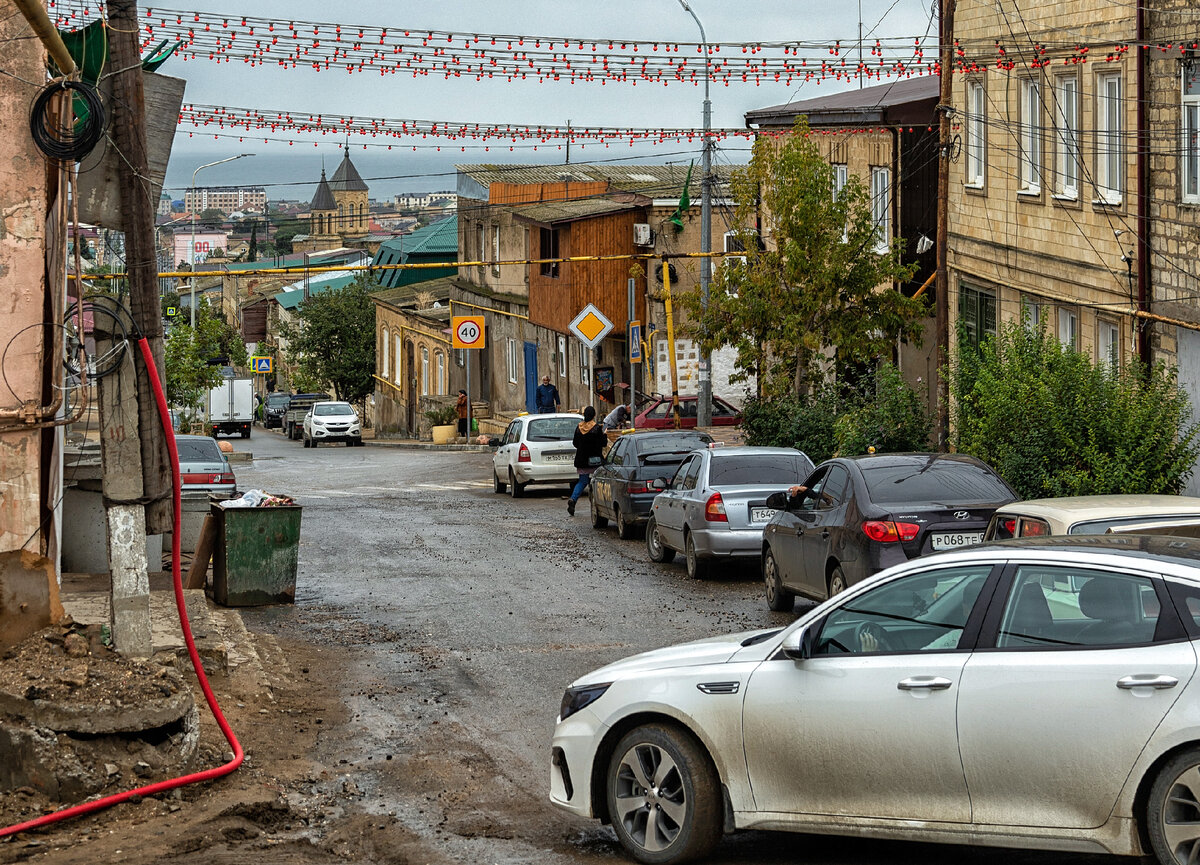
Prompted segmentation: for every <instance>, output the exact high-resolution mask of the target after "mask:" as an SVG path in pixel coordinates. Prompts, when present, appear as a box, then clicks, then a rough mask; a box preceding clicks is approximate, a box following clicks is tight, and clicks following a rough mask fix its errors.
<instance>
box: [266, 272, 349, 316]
mask: <svg viewBox="0 0 1200 865" xmlns="http://www.w3.org/2000/svg"><path fill="white" fill-rule="evenodd" d="M322 276H329V277H330V278H329V279H317V278H315V277H314V278H313V279H310V280H309V281H308V293H309V295H310V296H311V295H314V294H324V293H325V292H327V291H336V290H338V289H342V288H345V287H346V286H348V285H351V284H352V283H353V282H354V280H355V279H357V278H358V277H357V276H356V275H355V274H353V273H347V274H345V275H338V274H332V275H331V274H322ZM303 301H304V283H302V282H301V283H298V284H296V285H295V286H293V287H291V288H289V289H287V290H286V291H281V292H279V294H277V295H275V302H276V303H278V304H279V305H280V306H282V307H283V308H284V309H295V308H296V307H298V306H299V305H300V304H301V303H303Z"/></svg>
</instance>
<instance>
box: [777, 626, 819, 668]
mask: <svg viewBox="0 0 1200 865" xmlns="http://www.w3.org/2000/svg"><path fill="white" fill-rule="evenodd" d="M779 648H780V649H782V650H783V654H784V655H785V656H787V657H788V658H791V659H792V660H793V661H807V660H808V659H809V658H811V657H812V656H813V636H812V630H811V629H810V628H808V627H804V628H798V629H797V630H795V631H792V632H791V633H790V634H788V635H787V637H785V638H784V641H783V643H782V644H781V645H780V646H779Z"/></svg>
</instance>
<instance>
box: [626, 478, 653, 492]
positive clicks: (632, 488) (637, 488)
mask: <svg viewBox="0 0 1200 865" xmlns="http://www.w3.org/2000/svg"><path fill="white" fill-rule="evenodd" d="M629 492H630V493H648V492H650V487H649V486H647V485H646V481H644V480H641V481H639V480H636V479H634V480H630V481H629Z"/></svg>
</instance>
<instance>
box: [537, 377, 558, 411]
mask: <svg viewBox="0 0 1200 865" xmlns="http://www.w3.org/2000/svg"><path fill="white" fill-rule="evenodd" d="M534 404H535V405H536V406H537V413H538V414H551V413H552V412H556V411H558V409H559V406H561V405H562V401H561V400H560V399H559V398H558V388H556V387H555V386H554V385H552V384H550V376H548V375H544V376H542V383H541V384H539V385H538V388H537V393H536V395H535V396H534Z"/></svg>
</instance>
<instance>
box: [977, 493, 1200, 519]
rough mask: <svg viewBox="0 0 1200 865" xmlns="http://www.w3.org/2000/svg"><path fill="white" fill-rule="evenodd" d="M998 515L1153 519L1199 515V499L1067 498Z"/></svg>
mask: <svg viewBox="0 0 1200 865" xmlns="http://www.w3.org/2000/svg"><path fill="white" fill-rule="evenodd" d="M996 513H998V514H999V513H1003V514H1020V515H1021V516H1028V517H1051V518H1053V517H1058V518H1061V519H1063V520H1071V521H1072V522H1073V521H1075V520H1078V519H1081V518H1085V517H1086V518H1090V519H1107V518H1111V517H1138V516H1153V515H1156V514H1186V513H1197V514H1200V497H1196V496H1168V495H1144V496H1120V495H1112V496H1064V497H1063V498H1058V499H1026V500H1025V501H1022V502H1009V503H1008V504H1006V505H1001V506H1000V507H998V508H996Z"/></svg>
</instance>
